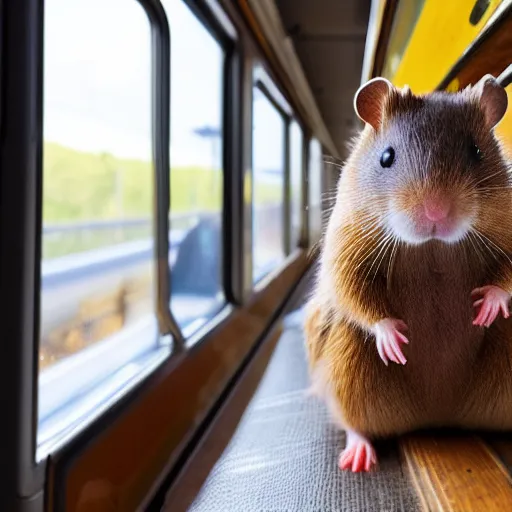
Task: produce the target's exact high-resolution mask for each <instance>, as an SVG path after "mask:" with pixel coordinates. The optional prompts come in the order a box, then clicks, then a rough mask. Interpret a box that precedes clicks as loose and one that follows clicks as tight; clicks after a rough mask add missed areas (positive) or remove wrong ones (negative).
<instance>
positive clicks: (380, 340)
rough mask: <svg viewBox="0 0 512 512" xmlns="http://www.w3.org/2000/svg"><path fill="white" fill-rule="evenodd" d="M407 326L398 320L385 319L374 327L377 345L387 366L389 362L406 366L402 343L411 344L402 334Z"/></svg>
mask: <svg viewBox="0 0 512 512" xmlns="http://www.w3.org/2000/svg"><path fill="white" fill-rule="evenodd" d="M406 329H407V325H406V324H405V322H403V321H402V320H397V319H396V318H384V320H381V321H380V322H377V323H376V324H374V325H373V327H372V331H373V334H374V335H375V343H376V344H377V351H378V352H379V356H380V358H381V359H382V360H383V361H384V364H385V365H386V366H387V365H388V362H389V361H393V362H395V363H397V364H405V363H406V362H407V359H406V358H405V356H404V354H403V352H402V348H401V347H400V343H406V344H407V343H409V340H408V339H407V338H406V337H405V336H404V335H403V334H402V333H401V332H400V331H405V330H406Z"/></svg>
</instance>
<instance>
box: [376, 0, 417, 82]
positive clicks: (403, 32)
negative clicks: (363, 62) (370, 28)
mask: <svg viewBox="0 0 512 512" xmlns="http://www.w3.org/2000/svg"><path fill="white" fill-rule="evenodd" d="M424 4H425V0H412V1H409V2H399V4H398V6H397V8H396V13H395V15H394V17H393V26H392V29H391V35H390V37H389V43H388V47H387V50H386V57H385V59H384V65H383V70H382V76H384V77H386V78H388V79H389V80H393V77H394V76H395V73H396V72H397V70H398V67H399V66H400V61H401V60H402V57H403V56H404V53H405V51H406V49H407V45H408V44H409V41H410V39H411V36H412V33H413V32H414V28H415V27H416V23H417V22H418V19H419V17H420V14H421V11H422V9H423V5H424Z"/></svg>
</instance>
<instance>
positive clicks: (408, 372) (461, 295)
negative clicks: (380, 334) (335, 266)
mask: <svg viewBox="0 0 512 512" xmlns="http://www.w3.org/2000/svg"><path fill="white" fill-rule="evenodd" d="M428 249H429V250H427V251H425V250H421V249H409V250H406V251H403V252H402V253H401V254H400V255H399V256H398V257H397V261H396V262H395V265H396V267H395V270H394V274H393V276H394V277H393V279H392V281H391V282H390V284H389V297H388V300H389V302H390V305H391V308H392V311H393V313H394V314H395V315H396V316H397V318H400V319H402V320H404V321H405V323H406V324H407V326H408V332H407V333H406V334H407V337H408V339H409V345H407V347H405V348H404V353H405V354H406V357H407V364H406V365H405V366H404V367H403V368H402V370H403V377H404V385H406V386H408V387H409V388H410V390H411V391H410V392H411V394H412V395H413V397H414V399H415V400H416V401H417V404H418V406H420V408H421V409H424V412H425V414H427V416H428V418H427V419H430V420H431V421H432V422H434V423H437V422H440V423H444V424H445V423H448V422H450V421H451V420H455V419H456V418H455V416H456V412H457V410H458V408H459V407H460V405H461V403H462V402H463V401H464V396H465V394H466V393H467V385H468V382H469V381H470V379H471V374H472V371H473V369H474V366H475V362H476V361H477V359H478V356H479V352H480V349H481V346H482V343H483V341H484V329H482V328H479V327H475V326H473V324H472V322H473V318H474V309H473V300H472V298H471V291H472V290H473V289H474V288H476V287H478V286H481V285H483V284H485V283H484V282H482V279H485V276H484V275H482V273H481V271H478V270H477V269H476V268H475V269H471V264H470V262H469V261H467V260H466V259H465V258H464V255H463V254H462V253H461V252H459V251H455V250H454V251H451V250H449V249H448V250H446V249H444V248H442V247H436V246H435V245H434V244H432V246H431V247H429V248H428ZM443 249H444V250H443Z"/></svg>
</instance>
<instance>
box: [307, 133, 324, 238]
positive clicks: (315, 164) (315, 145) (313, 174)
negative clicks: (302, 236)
mask: <svg viewBox="0 0 512 512" xmlns="http://www.w3.org/2000/svg"><path fill="white" fill-rule="evenodd" d="M322 162H323V161H322V146H321V145H320V143H319V142H318V140H317V139H312V140H311V142H310V144H309V176H308V184H309V197H308V201H309V206H308V210H309V211H308V219H309V237H310V240H311V242H312V243H315V242H318V241H319V240H320V237H321V235H322V169H323V165H322Z"/></svg>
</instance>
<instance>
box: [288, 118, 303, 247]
mask: <svg viewBox="0 0 512 512" xmlns="http://www.w3.org/2000/svg"><path fill="white" fill-rule="evenodd" d="M302 143H303V136H302V130H301V128H300V126H299V124H298V123H297V122H296V121H292V122H291V124H290V202H291V216H290V223H291V248H292V250H293V249H294V248H295V247H297V246H298V245H299V241H300V236H301V228H302V209H303V195H302Z"/></svg>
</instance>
